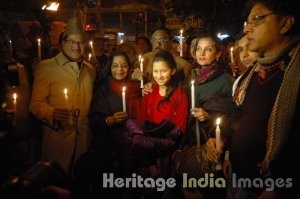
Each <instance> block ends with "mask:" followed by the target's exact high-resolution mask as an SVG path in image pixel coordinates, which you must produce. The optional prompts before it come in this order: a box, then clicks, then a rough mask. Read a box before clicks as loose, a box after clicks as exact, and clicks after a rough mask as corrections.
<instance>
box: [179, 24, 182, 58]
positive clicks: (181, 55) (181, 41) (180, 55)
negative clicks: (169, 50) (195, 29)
mask: <svg viewBox="0 0 300 199" xmlns="http://www.w3.org/2000/svg"><path fill="white" fill-rule="evenodd" d="M182 34H183V30H182V29H181V30H180V42H179V43H180V55H179V56H180V57H182V56H183V52H182V49H183V36H182Z"/></svg>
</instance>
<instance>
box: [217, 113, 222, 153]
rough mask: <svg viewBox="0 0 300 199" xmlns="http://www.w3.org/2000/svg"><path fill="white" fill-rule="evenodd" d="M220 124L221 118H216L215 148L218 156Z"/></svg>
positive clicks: (219, 150)
mask: <svg viewBox="0 0 300 199" xmlns="http://www.w3.org/2000/svg"><path fill="white" fill-rule="evenodd" d="M220 123H221V118H217V120H216V124H217V127H216V148H217V151H218V154H220V153H221V129H220Z"/></svg>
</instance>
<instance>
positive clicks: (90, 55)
mask: <svg viewBox="0 0 300 199" xmlns="http://www.w3.org/2000/svg"><path fill="white" fill-rule="evenodd" d="M91 58H92V53H89V62H91Z"/></svg>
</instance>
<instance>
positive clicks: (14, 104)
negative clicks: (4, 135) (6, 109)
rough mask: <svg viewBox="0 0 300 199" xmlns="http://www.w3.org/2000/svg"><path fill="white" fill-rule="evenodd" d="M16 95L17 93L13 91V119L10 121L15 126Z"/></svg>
mask: <svg viewBox="0 0 300 199" xmlns="http://www.w3.org/2000/svg"><path fill="white" fill-rule="evenodd" d="M17 97H18V95H17V93H14V94H13V99H14V101H13V111H14V118H13V121H12V125H13V126H15V125H16V117H17V116H16V114H17Z"/></svg>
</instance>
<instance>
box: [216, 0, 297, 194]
mask: <svg viewBox="0 0 300 199" xmlns="http://www.w3.org/2000/svg"><path fill="white" fill-rule="evenodd" d="M247 5H248V8H249V15H248V19H247V21H246V22H245V23H244V32H245V33H246V37H247V39H248V48H249V50H250V51H253V52H256V53H258V58H257V63H256V64H255V65H254V66H253V67H251V68H249V69H248V70H247V71H246V72H245V73H244V74H243V76H242V77H241V80H240V81H239V83H238V85H237V88H236V90H235V93H234V101H235V104H236V110H237V111H236V112H234V114H233V115H234V116H233V118H232V123H231V125H230V126H231V132H230V135H231V141H230V158H229V159H230V162H231V164H232V175H230V176H231V178H232V184H230V185H229V186H230V187H231V188H230V189H229V192H228V193H229V198H250V199H252V198H253V199H254V198H255V199H256V198H294V195H298V194H299V187H298V186H299V177H296V172H297V170H298V169H299V166H298V165H297V164H296V161H297V160H296V159H297V157H299V156H298V155H297V152H298V151H299V149H298V148H299V144H300V139H299V135H300V133H299V132H300V125H299V121H300V95H299V93H300V75H299V74H300V44H299V31H300V27H299V22H300V19H299V9H300V8H299V5H300V4H299V2H298V1H293V0H250V1H249V2H248V4H247ZM216 157H217V156H216ZM245 179H248V183H245Z"/></svg>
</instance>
